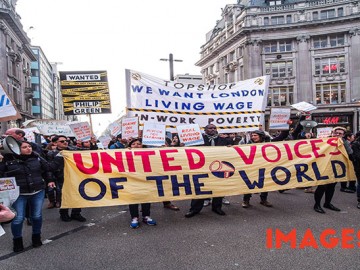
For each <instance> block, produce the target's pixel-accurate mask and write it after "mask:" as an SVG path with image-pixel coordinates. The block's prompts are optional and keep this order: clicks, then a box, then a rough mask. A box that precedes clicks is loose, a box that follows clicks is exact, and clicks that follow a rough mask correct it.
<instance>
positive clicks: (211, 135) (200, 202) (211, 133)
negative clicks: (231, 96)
mask: <svg viewBox="0 0 360 270" xmlns="http://www.w3.org/2000/svg"><path fill="white" fill-rule="evenodd" d="M204 131H205V133H204V134H203V139H204V146H228V145H232V144H233V142H232V140H231V139H230V138H229V137H220V136H219V134H218V132H217V128H216V126H215V125H213V124H209V125H207V126H206V127H205V130H204ZM204 201H205V200H204V199H193V200H191V207H190V210H189V212H187V213H186V214H185V217H187V218H191V217H193V216H195V215H197V214H198V213H200V211H201V210H202V208H203V207H204ZM222 202H223V197H215V198H212V211H213V212H215V213H216V214H218V215H221V216H224V215H225V212H224V211H223V210H222V209H221V206H222Z"/></svg>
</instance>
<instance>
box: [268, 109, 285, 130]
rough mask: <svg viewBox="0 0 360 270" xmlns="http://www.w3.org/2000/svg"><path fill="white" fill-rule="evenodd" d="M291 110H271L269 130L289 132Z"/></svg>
mask: <svg viewBox="0 0 360 270" xmlns="http://www.w3.org/2000/svg"><path fill="white" fill-rule="evenodd" d="M289 118H290V108H271V114H270V120H269V129H277V130H288V129H289V124H288V120H289Z"/></svg>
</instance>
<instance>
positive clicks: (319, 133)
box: [316, 127, 333, 139]
mask: <svg viewBox="0 0 360 270" xmlns="http://www.w3.org/2000/svg"><path fill="white" fill-rule="evenodd" d="M332 129H333V128H332V127H323V128H317V129H316V137H317V138H319V139H322V138H329V137H330V136H331V131H332Z"/></svg>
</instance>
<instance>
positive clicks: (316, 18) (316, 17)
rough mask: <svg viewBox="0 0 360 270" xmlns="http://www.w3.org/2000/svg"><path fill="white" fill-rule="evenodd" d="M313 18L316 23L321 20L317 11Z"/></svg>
mask: <svg viewBox="0 0 360 270" xmlns="http://www.w3.org/2000/svg"><path fill="white" fill-rule="evenodd" d="M312 17H313V20H314V21H315V20H318V19H319V13H318V12H317V11H315V12H313V15H312Z"/></svg>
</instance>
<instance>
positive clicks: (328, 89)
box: [316, 83, 345, 104]
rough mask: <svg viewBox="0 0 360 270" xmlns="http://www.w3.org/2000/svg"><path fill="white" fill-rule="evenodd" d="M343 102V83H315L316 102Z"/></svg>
mask: <svg viewBox="0 0 360 270" xmlns="http://www.w3.org/2000/svg"><path fill="white" fill-rule="evenodd" d="M341 102H345V83H329V84H318V85H316V104H338V103H341Z"/></svg>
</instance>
